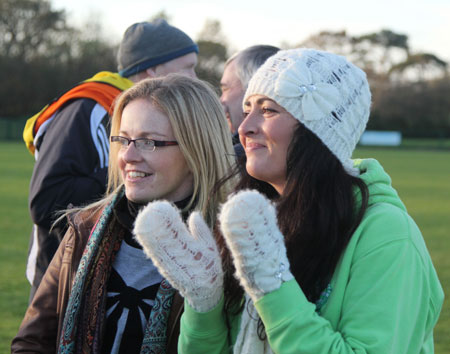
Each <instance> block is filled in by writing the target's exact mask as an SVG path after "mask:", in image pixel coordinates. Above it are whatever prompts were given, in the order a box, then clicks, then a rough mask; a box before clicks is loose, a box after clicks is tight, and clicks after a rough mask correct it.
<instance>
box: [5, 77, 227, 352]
mask: <svg viewBox="0 0 450 354" xmlns="http://www.w3.org/2000/svg"><path fill="white" fill-rule="evenodd" d="M110 141H111V149H110V164H109V166H110V167H109V179H108V189H107V192H106V195H105V197H104V198H103V199H101V200H100V201H98V202H96V203H94V204H91V205H88V206H86V207H84V208H82V209H73V210H70V211H68V212H67V213H66V216H67V217H68V219H69V224H70V227H69V230H68V231H67V233H66V235H65V238H64V240H63V242H62V244H61V246H60V247H59V249H58V252H57V254H56V255H55V257H54V259H53V261H52V263H51V264H50V267H49V269H48V270H47V272H46V274H45V276H44V278H43V281H42V283H41V285H40V287H39V289H38V290H37V293H36V295H35V297H34V299H33V301H32V303H31V304H30V306H29V308H28V310H27V312H26V315H25V318H24V320H23V322H22V325H21V327H20V330H19V333H18V335H17V337H16V338H14V340H13V343H12V352H13V353H14V352H23V351H27V352H42V353H44V352H45V353H51V352H55V351H56V352H64V353H79V352H83V353H124V352H126V353H150V352H151V353H172V352H173V353H175V352H176V345H177V341H178V332H179V317H180V316H181V313H182V304H183V301H182V299H181V297H180V296H179V295H178V293H177V292H176V290H175V289H174V288H172V286H171V285H170V284H169V283H168V282H167V281H166V280H165V279H164V278H163V276H162V275H161V274H160V273H159V272H158V270H157V269H156V267H155V266H154V265H153V263H152V261H151V260H150V259H148V258H146V257H145V255H144V253H143V251H142V248H141V246H140V245H139V244H138V243H137V242H136V241H135V240H134V238H133V236H132V230H133V225H134V221H135V218H136V215H137V213H138V211H139V210H140V209H141V207H142V206H144V205H146V204H147V203H149V202H151V201H155V200H166V201H169V202H170V203H173V204H174V205H175V206H176V207H177V208H178V209H180V210H181V213H182V216H183V218H185V217H186V216H187V215H188V214H189V213H191V211H196V212H194V213H193V216H192V217H191V218H190V219H189V222H190V224H191V231H192V232H193V233H196V232H197V233H198V234H200V235H199V237H201V233H202V232H203V231H205V230H206V229H208V228H212V227H213V225H214V224H215V222H216V213H217V211H218V206H219V204H220V203H222V202H224V201H225V200H226V196H227V195H228V193H229V191H230V190H231V188H232V182H229V183H227V184H225V185H224V186H223V187H221V188H219V189H217V188H216V189H215V190H214V191H213V186H214V185H215V184H216V183H217V182H218V181H219V180H220V179H221V178H222V177H223V176H224V175H225V174H226V173H227V172H228V171H229V170H230V169H231V168H232V167H233V166H232V165H233V164H234V160H235V157H234V156H233V147H232V143H231V136H230V133H229V130H228V127H227V123H226V119H225V116H224V113H223V111H222V108H221V105H220V102H219V100H218V98H217V96H216V95H215V93H214V92H213V90H212V89H211V88H210V87H209V86H208V85H207V84H205V83H203V82H202V81H200V80H196V79H191V78H188V77H184V76H180V75H169V76H168V77H166V78H161V79H149V80H145V81H143V82H141V83H139V84H137V85H136V86H134V87H133V88H131V89H129V90H127V91H125V92H124V93H123V94H122V96H121V97H120V98H119V100H118V102H117V104H116V107H115V112H114V115H113V118H112V125H111V138H110ZM200 215H201V216H202V217H203V218H201V217H200ZM203 219H204V220H205V221H203ZM172 236H173V237H174V238H176V236H177V235H172ZM211 249H212V251H215V248H214V247H212V248H211ZM168 252H170V250H168ZM198 257H200V258H201V260H200V261H202V262H203V261H205V259H206V258H207V257H208V254H206V253H205V254H204V255H203V258H202V255H199V256H197V258H198ZM211 259H218V258H211ZM210 267H211V269H215V268H217V267H220V265H219V264H211V265H210ZM219 280H220V279H218V281H219ZM220 281H221V280H220Z"/></svg>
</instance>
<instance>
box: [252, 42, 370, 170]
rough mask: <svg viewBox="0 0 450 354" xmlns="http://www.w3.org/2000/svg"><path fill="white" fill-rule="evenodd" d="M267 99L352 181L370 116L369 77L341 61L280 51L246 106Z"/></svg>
mask: <svg viewBox="0 0 450 354" xmlns="http://www.w3.org/2000/svg"><path fill="white" fill-rule="evenodd" d="M253 95H264V96H267V97H269V98H271V99H273V100H274V101H275V102H277V103H278V104H279V105H281V106H282V107H283V108H285V109H286V110H287V111H288V112H289V113H290V114H292V115H293V116H294V117H295V118H296V119H297V120H299V121H300V122H301V123H302V124H304V125H305V126H306V127H307V128H308V129H309V130H311V131H312V132H313V133H314V134H315V135H316V136H317V137H319V138H320V139H321V140H322V142H323V143H324V144H325V145H326V146H327V147H328V148H329V149H330V151H331V152H332V153H333V154H334V155H335V156H336V157H337V158H338V159H339V160H340V161H341V163H342V165H343V166H344V168H345V169H346V170H347V171H348V172H349V173H351V174H352V175H358V174H359V173H358V170H357V169H355V168H353V162H352V161H351V156H352V153H353V150H354V149H355V147H356V144H357V143H358V141H359V139H360V137H361V135H362V133H363V132H364V130H365V128H366V125H367V121H368V119H369V114H370V103H371V94H370V89H369V83H368V82H367V78H366V74H365V73H364V72H363V71H362V70H361V69H359V68H357V67H356V66H355V65H353V64H352V63H350V62H349V61H348V60H347V59H345V58H344V57H342V56H339V55H336V54H332V53H328V52H324V51H319V50H315V49H306V48H300V49H290V50H283V51H279V52H278V53H277V54H275V55H274V56H272V57H271V58H269V59H268V60H267V61H266V62H265V63H264V64H263V65H262V66H261V67H260V68H259V69H258V71H257V72H256V73H255V75H254V76H253V77H252V79H251V80H250V83H249V85H248V89H247V91H246V93H245V98H244V102H245V101H247V99H248V98H249V97H250V96H253Z"/></svg>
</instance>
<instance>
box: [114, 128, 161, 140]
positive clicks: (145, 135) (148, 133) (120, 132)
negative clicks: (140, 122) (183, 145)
mask: <svg viewBox="0 0 450 354" xmlns="http://www.w3.org/2000/svg"><path fill="white" fill-rule="evenodd" d="M118 134H124V135H129V134H128V132H127V131H123V130H119V132H118ZM152 135H157V136H160V137H163V138H166V137H167V136H166V134H161V133H158V132H140V133H139V134H138V138H137V139H139V138H140V137H147V136H152Z"/></svg>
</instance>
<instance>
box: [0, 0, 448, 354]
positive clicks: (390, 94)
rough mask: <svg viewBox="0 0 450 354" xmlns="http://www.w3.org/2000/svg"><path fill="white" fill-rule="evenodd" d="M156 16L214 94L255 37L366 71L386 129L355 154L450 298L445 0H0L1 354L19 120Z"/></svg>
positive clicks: (23, 223)
mask: <svg viewBox="0 0 450 354" xmlns="http://www.w3.org/2000/svg"><path fill="white" fill-rule="evenodd" d="M161 17H162V18H165V19H166V20H167V21H168V22H170V23H171V24H172V25H175V26H177V27H179V28H180V29H181V30H183V31H185V32H186V33H187V34H189V35H190V36H191V37H192V38H193V39H194V40H196V41H197V43H198V45H199V48H200V55H199V65H198V67H197V74H198V76H199V77H200V78H202V79H204V80H207V81H209V82H210V83H211V84H213V85H214V86H215V87H216V89H217V92H218V93H219V88H218V87H219V85H218V83H219V81H220V77H221V75H222V71H223V65H224V63H225V61H226V60H227V58H229V57H230V56H231V55H232V54H233V53H235V52H236V51H238V50H241V49H244V48H246V47H248V46H250V45H254V44H271V45H276V46H279V47H281V48H283V49H287V48H293V47H299V46H304V47H313V48H317V49H324V50H329V51H332V52H335V53H339V54H342V55H345V56H347V57H348V58H349V59H350V60H351V61H353V62H354V63H355V64H357V65H358V66H360V67H361V68H362V69H364V70H365V72H366V73H367V75H368V77H369V81H370V84H371V89H372V93H373V104H372V112H371V117H370V120H369V124H368V130H371V131H376V132H384V133H385V135H383V133H382V134H381V135H379V136H378V138H376V139H375V140H370V139H369V140H368V141H366V142H365V143H363V142H362V141H361V144H360V145H359V146H358V148H357V150H356V152H355V157H375V158H377V159H379V160H380V161H381V162H382V164H383V166H384V167H385V169H386V170H387V172H388V173H389V174H390V175H391V177H392V178H393V181H394V187H395V188H396V189H397V190H398V191H399V194H400V196H401V198H402V199H403V201H404V202H405V204H406V206H407V208H408V210H409V212H410V214H411V215H412V216H413V217H414V219H415V220H416V222H417V223H418V225H419V227H420V228H421V230H422V232H423V234H424V238H425V240H426V242H427V245H428V247H429V250H430V253H431V255H432V258H433V261H434V264H435V266H436V268H437V271H438V274H439V277H440V279H441V282H442V284H443V287H444V291H445V292H446V294H450V242H449V240H448V237H449V232H450V68H449V62H450V41H449V39H448V37H449V35H450V2H449V1H448V0H428V1H426V2H425V1H413V0H411V1H403V0H399V1H396V0H394V1H393V0H390V1H388V0H379V1H376V2H375V1H373V2H370V3H366V2H363V1H356V0H355V1H353V0H342V1H340V2H336V1H316V2H304V1H288V0H278V1H273V2H268V1H265V2H263V1H253V0H251V1H245V2H244V1H235V0H228V1H215V2H211V1H195V2H187V1H182V0H166V1H153V0H146V1H141V0H128V1H115V0H114V1H113V0H109V1H106V0H97V1H92V0H90V1H89V0H78V1H72V0H0V237H1V242H0V314H1V318H2V321H0V353H6V352H9V343H10V340H11V338H12V336H14V334H15V333H16V332H17V329H18V326H19V324H20V321H21V320H22V318H23V314H24V312H25V309H26V306H27V300H28V292H29V285H28V284H27V282H26V279H25V262H26V254H27V249H28V240H29V232H30V230H31V221H30V218H29V215H28V208H27V197H28V184H29V179H30V177H31V172H32V168H33V157H32V156H31V155H30V154H29V153H28V151H27V150H26V148H25V145H24V143H23V141H22V140H21V139H22V131H23V127H24V124H25V121H26V119H27V118H28V117H30V116H32V115H34V114H35V113H36V112H38V111H39V110H40V109H42V108H43V106H44V105H45V104H47V103H48V102H49V101H50V100H52V99H53V98H55V97H57V96H58V95H60V94H62V93H64V91H65V90H67V89H68V88H70V87H72V86H73V85H75V84H76V83H78V82H80V81H82V80H84V79H86V78H88V77H90V76H92V75H93V74H94V73H96V72H98V71H101V70H109V71H116V52H117V48H118V43H119V42H120V39H121V36H122V34H123V32H124V31H125V29H126V28H127V27H128V26H129V25H131V24H132V23H135V22H140V21H145V20H152V19H155V18H161ZM389 134H390V135H389ZM392 134H394V135H392ZM380 137H381V138H380ZM389 137H391V138H392V137H394V140H389ZM435 343H436V353H450V304H449V301H446V302H445V303H444V309H443V311H442V314H441V318H440V320H439V323H438V325H437V327H436V331H435Z"/></svg>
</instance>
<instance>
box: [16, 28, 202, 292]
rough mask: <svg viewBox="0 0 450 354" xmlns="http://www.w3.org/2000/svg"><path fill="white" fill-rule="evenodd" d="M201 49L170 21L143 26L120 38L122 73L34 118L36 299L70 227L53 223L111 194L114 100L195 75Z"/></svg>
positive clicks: (31, 275)
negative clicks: (156, 80)
mask: <svg viewBox="0 0 450 354" xmlns="http://www.w3.org/2000/svg"><path fill="white" fill-rule="evenodd" d="M197 53H198V46H197V45H196V44H195V43H194V42H193V41H192V39H191V38H190V37H189V36H188V35H187V34H185V33H184V32H182V31H181V30H179V29H178V28H176V27H173V26H171V25H169V24H168V23H167V22H166V21H164V20H156V21H154V22H140V23H135V24H133V25H131V26H130V27H129V28H128V29H127V30H126V32H125V34H124V36H123V39H122V41H121V43H120V48H119V53H118V57H117V59H118V70H119V73H111V72H105V71H103V72H100V73H97V74H96V75H94V76H93V77H92V78H90V79H88V80H85V81H83V82H82V83H80V84H79V85H77V86H76V87H75V88H73V89H71V90H69V91H67V92H65V93H64V94H63V95H61V96H60V97H59V98H58V99H56V100H55V101H53V102H52V103H51V104H49V105H48V106H47V107H46V108H45V109H43V110H42V111H41V112H39V113H38V114H36V115H35V116H33V117H32V118H30V119H29V121H28V122H27V126H26V128H25V131H24V138H25V135H26V134H25V132H27V133H28V136H29V139H28V140H27V139H25V140H26V144H27V147H28V148H29V150H30V152H32V153H33V154H34V155H35V159H36V164H35V166H34V171H33V174H32V177H31V182H30V193H29V209H30V215H31V217H32V220H33V224H34V225H33V231H32V234H31V242H30V250H29V255H28V264H27V278H28V280H29V281H30V283H31V285H32V288H31V294H30V300H31V299H32V297H33V296H34V293H35V291H36V290H37V288H38V286H39V283H40V281H41V279H42V276H43V275H44V273H45V271H46V269H47V267H48V265H49V263H50V261H51V259H52V257H53V255H54V253H55V252H56V249H57V248H58V245H59V243H60V241H61V239H62V237H63V236H64V233H65V230H66V229H67V223H66V221H65V220H64V221H61V222H58V224H57V225H53V223H54V222H55V220H56V217H57V215H56V212H57V211H58V210H61V209H66V208H68V207H69V206H70V205H74V206H81V205H85V204H87V203H89V202H91V201H93V200H95V199H97V198H99V197H100V196H102V195H103V194H104V192H105V189H106V182H107V170H108V154H109V121H110V117H109V114H111V113H112V112H111V111H112V105H113V102H114V99H115V98H116V97H117V95H118V94H119V93H120V92H121V91H123V90H125V89H127V88H129V87H131V86H132V85H133V84H135V83H137V82H138V81H140V80H143V79H145V78H149V77H160V76H165V75H167V74H169V73H175V72H177V73H182V74H185V75H188V76H191V77H195V76H196V75H195V71H194V70H195V66H196V64H197ZM52 225H53V227H52Z"/></svg>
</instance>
